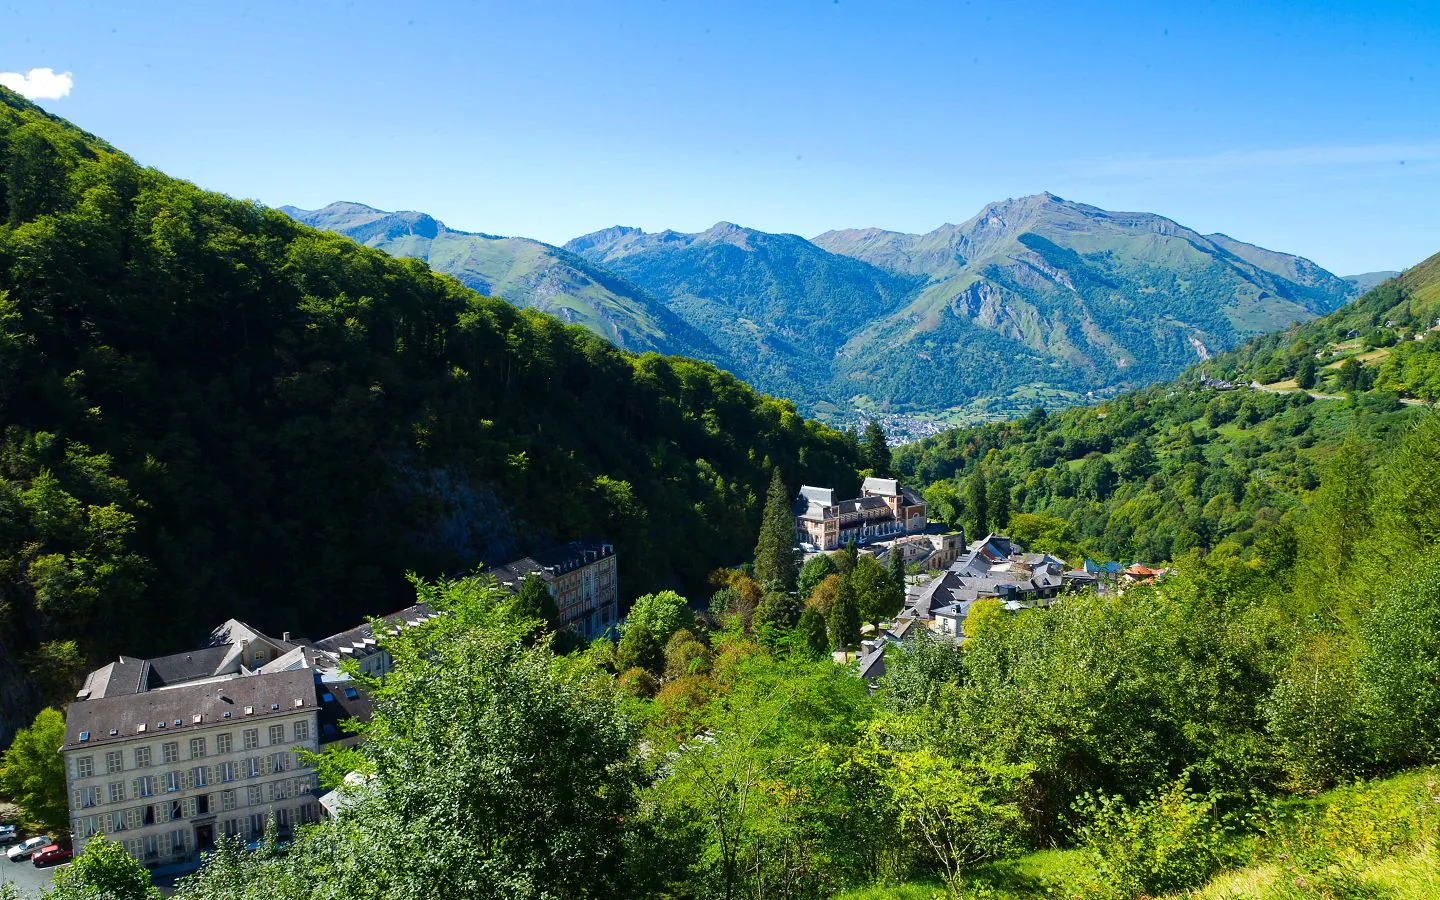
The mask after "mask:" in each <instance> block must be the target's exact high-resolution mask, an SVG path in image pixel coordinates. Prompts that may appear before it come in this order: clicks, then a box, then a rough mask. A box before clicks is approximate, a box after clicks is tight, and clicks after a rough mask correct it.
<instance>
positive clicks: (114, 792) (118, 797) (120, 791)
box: [110, 781, 125, 803]
mask: <svg viewBox="0 0 1440 900" xmlns="http://www.w3.org/2000/svg"><path fill="white" fill-rule="evenodd" d="M124 799H125V782H123V781H112V782H110V802H111V803H119V802H120V801H122V800H124Z"/></svg>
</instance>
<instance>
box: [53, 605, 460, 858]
mask: <svg viewBox="0 0 1440 900" xmlns="http://www.w3.org/2000/svg"><path fill="white" fill-rule="evenodd" d="M434 615H435V612H434V611H433V610H431V609H430V608H429V607H428V606H426V605H425V604H417V605H415V606H411V607H408V608H406V609H403V610H401V611H399V612H397V613H393V614H391V615H389V616H385V617H384V618H382V619H380V620H379V621H380V624H381V627H383V628H389V629H391V630H392V631H393V630H398V629H400V628H403V627H406V626H409V625H414V624H418V623H420V622H423V621H425V620H427V619H429V618H431V617H433V616H434ZM347 660H348V661H353V662H354V664H355V666H357V667H358V668H359V669H360V671H361V672H363V673H365V674H369V675H374V676H382V675H383V674H384V673H385V672H387V671H389V668H390V665H391V660H390V656H389V654H388V653H386V652H385V651H384V649H383V648H381V647H380V646H379V645H378V642H377V641H376V640H375V634H374V630H373V628H372V627H371V625H370V624H369V623H367V624H365V625H361V626H358V627H356V628H352V629H349V630H347V631H342V632H340V633H339V634H336V635H332V636H331V637H328V638H325V639H324V640H322V641H316V642H309V641H303V640H292V639H291V637H290V634H289V633H288V632H286V633H285V634H284V635H283V636H281V637H279V638H274V637H271V636H269V635H266V634H264V633H263V632H261V631H259V630H258V629H255V628H253V627H251V626H249V625H247V624H245V623H244V622H240V621H238V620H235V619H231V620H229V621H227V622H225V623H224V624H223V625H221V626H220V627H218V628H216V629H215V630H214V631H213V632H211V635H210V640H209V642H208V644H207V646H205V647H203V648H200V649H198V650H193V651H190V652H187V653H176V654H172V655H170V656H163V657H157V658H155V659H138V658H135V657H129V656H121V657H120V658H118V659H117V660H116V661H115V662H113V663H109V664H107V665H105V666H102V667H101V668H99V669H96V670H95V671H93V672H91V673H90V675H89V676H88V677H87V678H86V679H85V684H84V686H83V687H82V688H81V689H80V692H79V693H78V694H77V695H76V697H75V701H74V702H73V703H71V704H70V705H69V707H67V708H66V711H65V741H64V743H63V744H62V746H61V747H60V753H61V755H62V757H63V758H64V764H65V779H66V784H67V787H68V793H69V799H70V825H71V831H72V835H73V838H74V847H75V852H76V853H80V852H81V851H83V849H84V847H85V843H86V841H88V840H89V839H90V838H92V837H94V836H95V835H97V834H104V835H106V836H107V837H109V838H111V839H112V840H114V841H116V842H118V843H119V844H120V845H121V846H123V847H124V848H125V849H126V850H127V851H128V852H129V853H130V855H131V856H133V857H134V858H135V859H136V860H138V861H140V862H141V863H142V864H145V865H148V866H151V867H154V866H163V865H171V864H175V863H183V862H189V861H192V860H194V859H195V858H196V854H197V853H199V852H200V851H204V850H207V849H209V848H210V847H213V846H214V845H215V843H216V841H217V840H219V839H220V837H222V836H230V835H238V836H240V837H242V838H244V839H245V840H246V841H253V840H258V839H259V838H261V837H262V836H263V835H264V834H265V831H266V829H267V828H270V827H271V826H272V825H273V827H274V828H275V829H276V830H277V831H278V833H279V836H280V837H285V836H288V835H289V834H290V833H291V832H292V831H293V830H294V829H295V827H296V826H298V825H302V824H306V823H310V822H315V821H318V818H319V816H320V806H319V803H318V802H317V799H316V792H317V787H318V785H317V782H316V777H315V772H314V770H313V769H312V768H311V767H309V766H308V765H306V763H305V761H304V759H303V758H302V756H301V755H300V753H299V752H298V751H302V750H304V751H309V752H315V751H317V750H319V749H321V748H322V747H325V746H329V745H331V744H336V743H340V744H345V743H353V742H355V741H356V740H358V738H357V737H356V736H355V735H353V734H351V733H349V732H347V731H345V730H344V729H343V728H341V727H340V723H341V722H343V721H345V720H348V719H357V718H358V719H366V718H369V715H370V702H369V697H368V695H367V694H366V693H365V691H364V690H363V689H362V688H361V687H360V686H359V685H358V684H357V683H356V682H355V681H354V680H353V679H352V677H351V675H350V674H349V673H348V672H347V671H345V668H344V667H343V666H342V663H344V662H346V661H347Z"/></svg>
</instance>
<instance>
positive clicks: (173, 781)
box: [165, 772, 180, 794]
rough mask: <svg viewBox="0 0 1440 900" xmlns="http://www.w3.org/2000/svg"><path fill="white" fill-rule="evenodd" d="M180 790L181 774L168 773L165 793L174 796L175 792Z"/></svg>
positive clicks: (166, 774)
mask: <svg viewBox="0 0 1440 900" xmlns="http://www.w3.org/2000/svg"><path fill="white" fill-rule="evenodd" d="M178 790H180V773H179V772H166V773H165V792H166V793H167V794H173V793H174V792H176V791H178Z"/></svg>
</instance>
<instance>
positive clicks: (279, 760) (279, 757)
mask: <svg viewBox="0 0 1440 900" xmlns="http://www.w3.org/2000/svg"><path fill="white" fill-rule="evenodd" d="M289 762H290V754H288V753H284V752H281V753H272V754H270V771H272V772H283V771H285V770H286V769H288V768H290V766H289Z"/></svg>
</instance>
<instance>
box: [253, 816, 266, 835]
mask: <svg viewBox="0 0 1440 900" xmlns="http://www.w3.org/2000/svg"><path fill="white" fill-rule="evenodd" d="M264 833H265V815H264V814H263V813H255V814H254V815H252V816H251V817H250V835H251V836H252V837H257V838H258V837H259V836H260V835H262V834H264Z"/></svg>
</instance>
